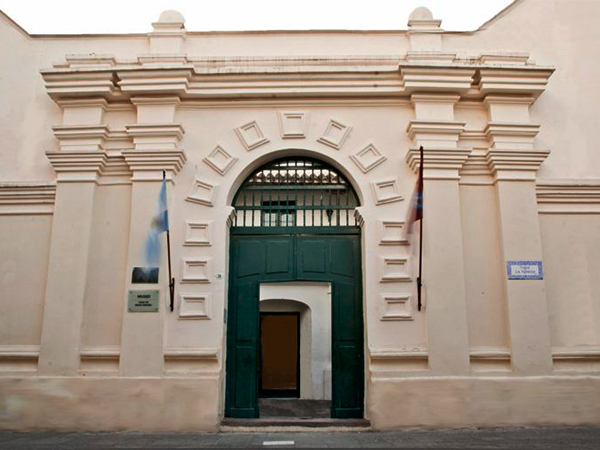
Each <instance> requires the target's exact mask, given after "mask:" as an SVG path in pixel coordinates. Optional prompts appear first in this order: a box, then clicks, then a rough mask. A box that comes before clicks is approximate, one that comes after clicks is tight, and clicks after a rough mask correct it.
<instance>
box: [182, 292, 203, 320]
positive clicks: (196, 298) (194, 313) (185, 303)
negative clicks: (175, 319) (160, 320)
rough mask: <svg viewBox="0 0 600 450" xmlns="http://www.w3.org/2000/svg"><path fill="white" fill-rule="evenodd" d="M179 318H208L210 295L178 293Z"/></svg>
mask: <svg viewBox="0 0 600 450" xmlns="http://www.w3.org/2000/svg"><path fill="white" fill-rule="evenodd" d="M179 318H180V319H192V320H193V319H196V320H202V319H210V295H208V294H180V295H179Z"/></svg>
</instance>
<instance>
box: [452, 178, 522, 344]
mask: <svg viewBox="0 0 600 450" xmlns="http://www.w3.org/2000/svg"><path fill="white" fill-rule="evenodd" d="M460 191H461V192H460V201H461V212H462V226H463V245H464V249H465V283H466V294H467V308H468V309H467V314H468V323H469V346H470V347H471V348H474V347H496V348H504V349H508V348H509V346H510V339H509V337H508V326H509V325H508V318H507V309H506V308H507V306H506V293H505V290H504V285H503V275H504V270H505V269H504V264H503V263H502V255H501V250H500V245H499V240H500V234H499V229H498V220H499V219H498V212H497V206H496V205H497V199H496V193H495V191H494V188H493V186H462V187H461V190H460Z"/></svg>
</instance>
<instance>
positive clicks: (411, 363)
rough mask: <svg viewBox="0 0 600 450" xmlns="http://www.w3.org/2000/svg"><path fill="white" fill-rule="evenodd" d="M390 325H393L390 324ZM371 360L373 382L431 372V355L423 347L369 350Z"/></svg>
mask: <svg viewBox="0 0 600 450" xmlns="http://www.w3.org/2000/svg"><path fill="white" fill-rule="evenodd" d="M388 324H389V325H392V323H390V322H388ZM398 326H403V324H402V323H400V324H398ZM369 360H370V372H371V378H372V379H373V380H377V379H390V378H395V377H403V373H413V372H416V373H419V374H422V373H424V372H427V371H428V370H429V354H428V351H427V349H426V348H425V347H422V346H415V347H413V348H406V349H387V348H386V349H369Z"/></svg>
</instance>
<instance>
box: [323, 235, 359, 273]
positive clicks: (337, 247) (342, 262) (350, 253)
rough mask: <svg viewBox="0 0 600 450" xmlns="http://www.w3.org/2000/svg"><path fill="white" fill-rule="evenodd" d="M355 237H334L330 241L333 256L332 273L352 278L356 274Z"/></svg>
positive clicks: (330, 252) (330, 251) (330, 250)
mask: <svg viewBox="0 0 600 450" xmlns="http://www.w3.org/2000/svg"><path fill="white" fill-rule="evenodd" d="M354 241H355V239H354V240H353V239H347V238H342V239H332V240H330V241H329V254H330V255H332V257H331V273H332V274H334V275H342V276H344V277H349V278H352V277H353V276H354V266H355V264H356V262H355V260H354V253H355V249H354V248H353V247H354Z"/></svg>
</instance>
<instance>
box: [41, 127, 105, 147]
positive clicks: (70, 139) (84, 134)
mask: <svg viewBox="0 0 600 450" xmlns="http://www.w3.org/2000/svg"><path fill="white" fill-rule="evenodd" d="M52 131H54V136H55V137H56V139H58V140H59V141H60V148H61V150H63V151H86V150H91V151H97V150H102V149H103V143H104V141H105V140H106V139H107V138H108V136H109V132H110V130H109V127H108V125H59V126H54V127H52Z"/></svg>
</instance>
